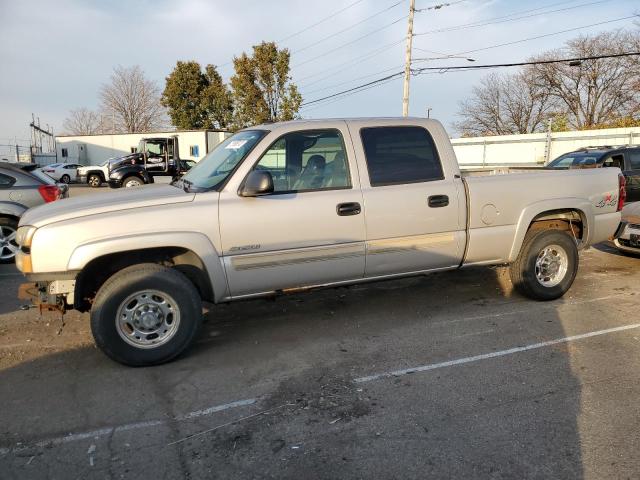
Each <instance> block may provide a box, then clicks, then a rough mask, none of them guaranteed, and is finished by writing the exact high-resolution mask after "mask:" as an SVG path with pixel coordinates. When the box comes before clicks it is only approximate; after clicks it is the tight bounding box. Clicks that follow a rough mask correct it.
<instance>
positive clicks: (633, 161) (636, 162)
mask: <svg viewBox="0 0 640 480" xmlns="http://www.w3.org/2000/svg"><path fill="white" fill-rule="evenodd" d="M629 164H630V166H631V169H632V170H640V150H632V151H631V152H629Z"/></svg>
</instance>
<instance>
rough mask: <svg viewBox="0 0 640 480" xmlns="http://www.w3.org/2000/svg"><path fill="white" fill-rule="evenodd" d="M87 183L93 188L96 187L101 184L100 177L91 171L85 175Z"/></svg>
mask: <svg viewBox="0 0 640 480" xmlns="http://www.w3.org/2000/svg"><path fill="white" fill-rule="evenodd" d="M87 183H88V184H89V186H91V187H93V188H98V187H99V186H100V185H102V178H101V177H100V175H98V174H97V173H92V174H90V175H89V177H87Z"/></svg>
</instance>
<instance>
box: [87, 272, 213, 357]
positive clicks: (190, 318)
mask: <svg viewBox="0 0 640 480" xmlns="http://www.w3.org/2000/svg"><path fill="white" fill-rule="evenodd" d="M150 290H153V291H155V292H158V293H160V294H161V295H166V296H168V297H169V298H171V297H172V298H171V300H173V302H171V303H172V304H173V308H174V311H175V312H177V316H176V317H175V318H177V326H176V328H175V330H174V332H175V333H173V334H172V336H170V337H169V338H168V340H167V341H166V342H165V343H162V344H160V345H158V346H153V347H149V348H143V347H138V346H135V345H132V344H131V343H130V342H131V340H130V341H127V340H125V338H124V337H123V334H121V333H120V332H119V327H118V325H117V324H118V323H119V322H118V320H117V319H118V318H119V315H120V314H121V312H122V308H125V309H126V308H128V307H129V306H130V305H131V303H129V304H128V305H127V306H126V307H125V306H124V305H123V303H124V302H125V301H126V300H127V299H128V298H129V297H130V296H132V295H138V294H139V293H140V292H146V291H150ZM136 308H138V307H136ZM143 314H144V312H143ZM123 317H124V315H123ZM134 317H135V316H134ZM175 318H174V321H175ZM201 324H202V300H201V298H200V295H199V294H198V291H197V290H196V288H195V287H194V285H193V283H191V282H190V281H189V279H187V277H185V276H184V275H183V274H182V273H181V272H179V271H177V270H174V269H172V268H169V267H164V266H161V265H156V264H153V263H143V264H138V265H132V266H130V267H127V268H125V269H123V270H121V271H119V272H117V273H116V274H114V275H113V276H112V277H111V278H109V279H108V280H107V281H106V282H105V283H104V285H102V287H100V290H98V293H97V295H96V298H95V300H94V302H93V306H92V308H91V332H92V333H93V338H94V339H95V342H96V345H97V346H98V347H99V348H100V350H102V351H103V352H104V353H105V354H106V355H107V356H109V357H110V358H111V359H113V360H115V361H116V362H119V363H122V364H124V365H129V366H135V367H140V366H149V365H158V364H161V363H165V362H168V361H170V360H172V359H174V358H175V357H176V356H178V355H180V354H181V353H182V352H184V351H185V350H186V349H187V348H188V347H189V346H190V345H191V344H192V343H193V341H194V340H195V339H196V337H197V334H198V332H199V330H200V326H201ZM148 336H150V335H148ZM129 338H131V336H130V337H129ZM133 341H135V340H133Z"/></svg>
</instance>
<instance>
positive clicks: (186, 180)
mask: <svg viewBox="0 0 640 480" xmlns="http://www.w3.org/2000/svg"><path fill="white" fill-rule="evenodd" d="M266 134H267V132H266V130H245V131H243V132H238V133H236V134H235V135H233V136H231V137H229V138H227V139H226V140H225V141H224V142H222V143H220V144H219V145H218V146H217V147H216V148H214V149H213V151H211V152H210V153H208V154H207V155H206V156H205V157H204V158H203V159H202V160H200V161H199V162H198V163H196V164H195V165H194V166H193V168H191V170H189V172H188V173H187V174H186V175H185V176H184V177H182V179H181V181H182V185H183V187H184V188H185V189H191V190H212V189H216V188H218V187H219V186H220V184H222V182H224V181H225V180H226V178H227V177H228V176H229V174H230V173H231V172H232V171H233V169H234V168H235V167H236V166H237V165H238V164H239V163H240V162H241V161H242V160H244V158H245V157H246V156H247V155H248V154H249V152H250V151H251V150H252V149H253V147H255V146H256V144H257V143H258V142H259V141H260V139H261V138H262V137H263V136H265V135H266Z"/></svg>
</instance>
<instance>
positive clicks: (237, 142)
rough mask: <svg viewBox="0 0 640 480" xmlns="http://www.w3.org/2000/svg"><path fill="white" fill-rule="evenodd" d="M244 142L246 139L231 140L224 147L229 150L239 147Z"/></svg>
mask: <svg viewBox="0 0 640 480" xmlns="http://www.w3.org/2000/svg"><path fill="white" fill-rule="evenodd" d="M245 143H247V141H246V140H234V141H233V142H229V145H227V146H226V147H224V148H227V149H230V150H237V149H239V148H240V147H242V146H243V145H244V144H245Z"/></svg>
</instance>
